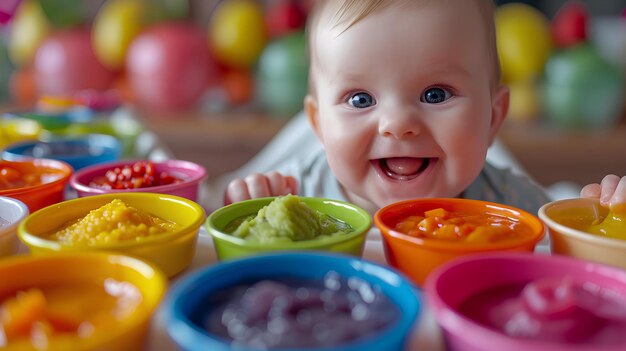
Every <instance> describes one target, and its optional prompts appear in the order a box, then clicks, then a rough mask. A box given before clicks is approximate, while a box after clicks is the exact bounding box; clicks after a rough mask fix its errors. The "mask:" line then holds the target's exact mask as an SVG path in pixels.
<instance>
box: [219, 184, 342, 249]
mask: <svg viewBox="0 0 626 351" xmlns="http://www.w3.org/2000/svg"><path fill="white" fill-rule="evenodd" d="M235 222H236V223H231V224H229V225H228V226H227V228H226V231H227V232H231V231H232V233H231V234H232V235H234V236H237V237H240V238H244V239H246V240H251V241H258V242H277V241H301V240H310V239H314V238H316V237H318V236H321V235H328V236H330V235H339V234H345V233H349V232H351V231H352V228H351V227H350V225H348V224H347V223H344V222H341V221H339V220H337V219H335V218H332V217H331V216H329V215H326V214H323V213H321V212H319V211H317V210H314V209H312V208H310V207H309V206H307V205H306V204H305V203H304V202H302V201H301V200H300V198H298V197H297V196H295V195H286V196H281V197H277V198H276V199H275V200H274V201H272V202H270V203H269V205H267V206H265V207H263V208H262V209H260V210H259V212H258V213H257V215H256V216H255V217H247V218H244V219H243V220H241V219H240V220H236V221H235ZM229 227H230V230H229ZM233 228H236V229H234V230H233Z"/></svg>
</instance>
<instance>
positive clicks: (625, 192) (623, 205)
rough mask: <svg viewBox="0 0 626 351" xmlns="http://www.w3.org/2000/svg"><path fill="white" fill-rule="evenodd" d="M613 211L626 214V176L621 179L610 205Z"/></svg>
mask: <svg viewBox="0 0 626 351" xmlns="http://www.w3.org/2000/svg"><path fill="white" fill-rule="evenodd" d="M609 207H610V209H611V210H613V211H614V212H617V213H625V214H626V176H625V177H622V179H620V181H619V183H618V184H617V187H616V188H615V192H614V193H613V197H611V201H610V203H609Z"/></svg>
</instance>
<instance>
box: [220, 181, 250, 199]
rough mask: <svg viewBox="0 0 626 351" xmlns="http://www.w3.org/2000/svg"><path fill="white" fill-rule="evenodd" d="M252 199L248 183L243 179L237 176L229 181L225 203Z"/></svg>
mask: <svg viewBox="0 0 626 351" xmlns="http://www.w3.org/2000/svg"><path fill="white" fill-rule="evenodd" d="M248 199H250V193H249V192H248V185H247V184H246V182H245V181H244V180H243V179H240V178H237V179H234V180H233V181H231V182H230V183H228V187H226V192H225V193H224V205H230V204H232V203H234V202H239V201H243V200H248Z"/></svg>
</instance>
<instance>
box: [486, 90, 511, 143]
mask: <svg viewBox="0 0 626 351" xmlns="http://www.w3.org/2000/svg"><path fill="white" fill-rule="evenodd" d="M510 96H511V94H510V90H509V87H508V86H506V85H500V86H498V88H497V89H496V91H495V93H494V95H493V99H492V100H491V125H490V127H489V129H490V130H489V144H490V145H491V143H493V140H494V139H495V137H496V134H498V131H499V130H500V127H502V124H503V123H504V120H505V118H506V115H507V114H508V112H509V98H510Z"/></svg>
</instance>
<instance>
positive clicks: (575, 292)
mask: <svg viewBox="0 0 626 351" xmlns="http://www.w3.org/2000/svg"><path fill="white" fill-rule="evenodd" d="M459 311H460V312H461V313H463V314H464V315H466V316H467V317H469V318H471V319H473V320H475V321H477V322H479V323H481V324H484V325H485V326H487V327H490V328H494V329H496V330H498V331H500V332H503V333H505V334H507V335H510V336H513V337H518V338H525V339H534V340H543V341H553V342H560V343H570V344H592V345H622V344H623V345H624V347H625V348H626V299H625V298H624V296H620V295H619V294H618V293H617V292H614V291H609V290H607V289H603V288H602V287H599V286H597V285H595V284H592V283H590V282H587V283H584V284H576V283H574V281H573V279H572V278H571V277H564V278H546V279H543V280H537V281H533V282H529V283H528V284H526V285H510V286H501V287H495V288H492V289H490V290H487V291H484V292H482V293H480V294H477V295H476V296H473V297H471V298H470V299H468V300H467V301H465V302H464V303H463V304H462V305H461V306H460V307H459Z"/></svg>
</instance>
